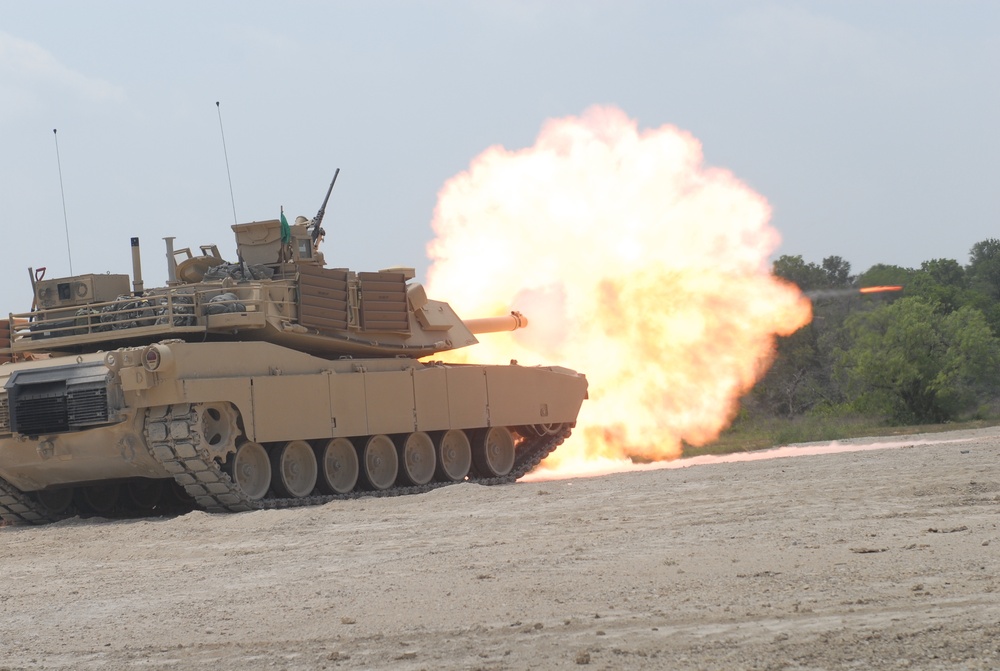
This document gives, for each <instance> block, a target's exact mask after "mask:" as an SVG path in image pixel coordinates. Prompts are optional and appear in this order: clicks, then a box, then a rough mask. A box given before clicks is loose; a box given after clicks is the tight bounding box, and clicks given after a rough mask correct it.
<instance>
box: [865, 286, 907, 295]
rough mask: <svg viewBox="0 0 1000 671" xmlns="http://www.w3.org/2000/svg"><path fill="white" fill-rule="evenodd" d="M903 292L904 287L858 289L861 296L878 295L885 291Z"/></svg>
mask: <svg viewBox="0 0 1000 671" xmlns="http://www.w3.org/2000/svg"><path fill="white" fill-rule="evenodd" d="M902 290H903V287H901V286H889V287H862V288H861V289H858V293H860V294H877V293H881V292H883V291H902Z"/></svg>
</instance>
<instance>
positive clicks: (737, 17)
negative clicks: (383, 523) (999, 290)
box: [0, 0, 1000, 312]
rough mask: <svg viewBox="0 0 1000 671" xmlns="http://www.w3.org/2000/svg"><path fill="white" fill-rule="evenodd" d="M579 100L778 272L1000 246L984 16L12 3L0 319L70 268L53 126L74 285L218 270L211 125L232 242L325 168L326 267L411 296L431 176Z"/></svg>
mask: <svg viewBox="0 0 1000 671" xmlns="http://www.w3.org/2000/svg"><path fill="white" fill-rule="evenodd" d="M216 101H220V102H221V108H217V107H216V105H215V103H216ZM593 104H610V105H616V106H618V107H620V108H621V109H622V110H624V111H625V113H626V114H628V115H629V116H630V117H632V118H633V119H636V120H637V121H638V123H639V125H640V127H641V128H658V127H660V126H663V125H665V124H670V125H674V126H677V127H679V128H682V129H684V130H687V131H689V132H691V133H692V134H693V135H694V136H695V137H697V138H698V139H699V140H700V141H701V142H702V143H703V147H704V152H705V158H706V162H707V163H708V164H710V165H714V166H719V167H723V168H727V169H729V170H731V171H732V172H733V173H735V175H736V176H737V177H739V178H740V179H742V180H743V181H745V182H746V183H747V184H748V185H750V186H751V187H752V188H753V189H755V190H756V191H758V192H759V193H760V194H762V195H763V196H764V197H765V198H766V199H767V200H768V201H769V202H770V204H771V205H772V207H773V210H774V215H773V224H774V226H775V227H776V228H777V229H778V230H779V231H780V233H781V235H782V238H783V243H782V245H781V247H780V249H779V250H778V252H777V253H778V254H801V255H802V256H804V257H805V259H806V260H807V261H816V262H819V261H820V260H821V259H822V258H823V257H825V256H830V255H839V256H842V257H844V258H846V259H847V260H848V261H850V262H851V264H852V267H853V269H854V271H855V272H861V271H863V270H865V269H867V268H868V267H870V266H871V265H873V264H875V263H889V264H897V265H902V266H918V265H919V264H920V262H921V261H924V260H928V259H932V258H954V259H957V260H958V261H960V262H961V263H966V262H967V260H968V256H967V255H968V250H969V248H970V247H971V246H972V245H973V244H974V243H975V242H977V241H980V240H983V239H986V238H989V237H1000V3H997V2H962V1H960V0H952V1H947V2H946V1H939V2H930V1H927V2H924V1H919V0H914V1H912V2H888V1H886V2H878V1H875V0H865V1H860V2H849V1H844V2H781V1H775V2H753V1H749V0H748V1H745V2H737V1H723V0H720V1H717V2H712V1H705V0H703V1H699V2H669V1H667V0H650V1H645V2H643V1H634V2H629V1H627V0H618V1H616V2H591V1H585V0H580V1H573V2H570V1H563V2H528V1H513V0H511V1H504V0H492V1H490V2H458V1H431V0H426V1H418V0H413V1H410V2H390V1H384V2H378V1H376V2H372V1H365V2H361V1H355V2H304V1H303V2H295V1H285V2H282V3H277V2H262V1H258V0H239V1H233V2H206V1H205V0H200V1H199V2H184V1H179V0H172V1H171V2H160V3H147V2H132V1H127V2H126V1H121V2H96V1H89V2H78V1H65V2H44V1H39V2H24V1H23V0H18V1H11V0H0V206H2V209H0V212H2V215H0V216H2V217H3V220H4V224H3V231H4V242H3V251H4V253H3V259H4V265H3V270H2V274H0V309H2V311H3V312H7V311H14V312H20V311H24V310H26V309H27V308H28V304H29V303H30V288H29V284H28V279H27V270H26V268H27V267H28V266H33V267H39V266H46V267H47V268H48V276H50V277H53V276H60V275H66V274H69V254H68V253H67V244H66V232H65V229H66V227H65V225H64V223H65V222H64V215H63V205H62V201H61V198H60V181H59V171H58V164H57V156H56V145H55V137H54V135H53V132H52V130H53V129H54V128H56V129H58V148H59V155H60V157H61V167H62V179H63V184H64V188H65V212H66V220H68V229H69V239H70V249H71V253H72V265H73V270H74V272H75V273H77V274H80V273H86V272H107V271H110V272H129V271H130V267H131V261H130V254H129V237H131V236H139V237H140V239H141V241H142V245H143V262H144V268H143V269H144V275H145V279H146V283H147V286H149V285H150V284H160V283H161V282H162V281H163V280H164V279H165V276H166V272H165V263H164V261H163V242H162V240H161V238H162V237H163V236H165V235H173V236H176V237H177V243H176V244H177V246H178V247H187V246H189V247H192V248H197V247H198V245H201V244H207V243H212V242H216V243H218V244H219V245H220V247H221V248H222V251H223V253H224V255H226V256H230V257H231V256H233V253H232V250H233V249H234V247H235V245H234V244H233V242H232V233H231V231H230V229H229V225H230V224H232V223H233V218H234V217H233V204H232V201H231V199H230V189H229V183H228V181H227V175H226V163H225V158H224V154H223V144H222V137H221V134H220V123H219V114H218V112H219V110H220V109H221V113H222V121H223V124H224V129H225V140H226V147H227V149H228V157H229V165H230V170H231V174H232V184H233V192H234V200H235V209H236V215H237V218H238V219H239V220H240V221H251V220H261V219H270V218H275V217H276V216H277V215H278V211H279V207H280V206H282V205H283V206H284V207H285V209H286V211H287V212H288V213H289V214H290V215H292V216H294V215H297V214H303V215H306V216H308V217H311V216H312V215H314V214H315V213H316V210H317V208H318V207H319V205H320V202H321V200H322V197H323V195H324V193H325V191H326V187H327V185H328V184H329V181H330V179H331V178H332V176H333V172H334V170H335V169H336V168H338V167H339V168H341V169H342V172H341V175H340V178H339V179H338V182H337V187H336V190H335V191H334V195H333V197H332V200H331V204H330V206H329V208H328V210H327V218H326V222H325V228H326V229H327V231H328V237H327V245H326V247H325V252H326V256H327V262H328V264H330V265H334V266H349V267H351V268H354V269H358V270H366V269H375V268H380V267H385V266H389V265H413V266H416V267H417V269H418V273H420V274H421V276H422V275H423V273H424V272H425V271H426V267H427V264H428V261H427V259H426V254H425V246H426V244H427V243H428V242H429V241H430V239H431V238H432V237H433V233H432V231H431V228H430V222H431V219H432V215H433V210H434V205H435V202H436V197H437V192H438V190H439V189H440V188H441V186H442V185H443V184H444V182H445V181H446V180H447V179H448V178H450V177H452V176H453V175H455V174H457V173H459V172H460V171H462V170H464V169H465V168H467V167H468V165H469V162H470V161H471V160H472V159H473V158H474V157H475V156H476V155H478V154H479V153H480V152H482V151H483V150H484V149H486V148H487V147H489V146H491V145H496V144H500V145H503V146H504V147H507V148H509V149H517V148H521V147H527V146H530V145H531V144H533V142H534V139H535V137H536V135H537V134H538V132H539V130H540V128H541V126H542V124H543V122H544V121H545V120H546V119H549V118H553V117H564V116H568V115H578V114H580V113H582V112H583V111H584V110H585V109H586V108H587V107H589V106H591V105H593ZM524 253H525V255H526V261H525V262H529V261H527V257H528V255H530V250H524ZM442 298H446V297H442Z"/></svg>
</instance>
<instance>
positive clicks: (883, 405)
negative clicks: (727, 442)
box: [741, 239, 1000, 424]
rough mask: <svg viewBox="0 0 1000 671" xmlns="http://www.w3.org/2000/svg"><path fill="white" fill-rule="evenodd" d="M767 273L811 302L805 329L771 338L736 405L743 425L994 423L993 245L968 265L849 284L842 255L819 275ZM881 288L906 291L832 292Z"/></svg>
mask: <svg viewBox="0 0 1000 671" xmlns="http://www.w3.org/2000/svg"><path fill="white" fill-rule="evenodd" d="M773 271H774V274H775V275H777V276H778V277H781V278H783V279H785V280H787V281H789V282H792V283H794V284H796V285H798V286H799V287H800V288H801V289H802V290H803V291H804V292H807V294H809V295H812V296H813V299H812V300H813V320H812V322H811V323H810V324H808V325H807V326H805V327H803V328H801V329H799V330H798V331H797V332H795V333H794V334H792V335H791V336H788V337H784V338H779V341H778V343H777V354H776V358H775V360H774V363H773V365H772V366H771V368H770V369H769V370H768V372H767V374H766V375H765V376H764V378H763V379H762V380H761V381H760V382H759V383H758V384H757V385H756V386H755V387H754V388H753V389H752V390H751V392H750V393H749V394H748V395H747V396H746V397H745V398H744V399H743V402H742V410H741V414H742V416H744V417H751V418H753V417H784V418H795V417H802V416H809V415H813V416H817V415H825V416H857V415H862V416H866V417H871V418H877V419H879V420H884V421H885V422H887V423H889V424H923V423H940V422H948V421H955V420H965V419H975V418H984V417H988V416H993V415H996V414H997V413H996V412H995V411H994V409H993V404H994V403H995V401H996V400H997V399H998V398H1000V240H997V239H988V240H984V241H982V242H978V243H976V244H975V245H973V246H972V249H971V250H970V252H969V262H968V264H967V265H964V266H963V265H962V264H960V263H959V262H958V261H955V260H953V259H933V260H930V261H925V262H923V263H922V264H921V265H920V267H919V268H902V267H900V266H892V265H884V264H877V265H875V266H872V267H871V268H869V269H868V270H866V271H865V272H863V273H861V274H859V275H852V274H851V265H850V263H848V262H847V261H845V260H844V259H842V258H841V257H839V256H830V257H827V258H825V259H823V262H822V263H821V264H816V263H806V262H805V261H804V260H803V259H802V257H801V256H781V257H780V258H778V259H777V260H776V261H775V262H774V266H773ZM878 285H902V286H903V287H904V289H903V291H902V292H900V293H882V294H864V295H862V294H853V293H852V292H850V291H847V292H841V293H840V294H838V292H837V291H835V290H850V289H858V288H861V287H868V286H878ZM843 294H847V296H844V295H843Z"/></svg>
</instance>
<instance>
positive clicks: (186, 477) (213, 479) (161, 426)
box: [145, 404, 572, 512]
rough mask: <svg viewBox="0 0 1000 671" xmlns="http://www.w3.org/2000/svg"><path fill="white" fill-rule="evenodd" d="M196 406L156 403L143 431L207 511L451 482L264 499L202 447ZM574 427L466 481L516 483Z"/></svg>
mask: <svg viewBox="0 0 1000 671" xmlns="http://www.w3.org/2000/svg"><path fill="white" fill-rule="evenodd" d="M197 413H198V410H197V408H196V407H192V406H191V405H190V404H182V405H171V406H160V407H156V408H150V409H149V410H147V411H146V422H145V435H146V445H147V447H148V449H149V453H150V454H151V455H152V457H153V458H154V459H156V460H157V461H159V462H160V464H162V465H163V468H164V469H166V470H167V472H169V473H171V474H173V476H174V479H175V480H176V482H177V483H178V484H179V485H181V487H183V488H184V491H185V492H187V494H188V495H190V496H191V497H192V498H193V499H194V500H195V502H196V503H197V505H198V506H199V507H200V508H202V509H204V510H207V511H209V512H243V511H247V510H273V509H277V508H294V507H300V506H315V505H321V504H323V503H327V502H329V501H337V500H343V499H356V498H360V497H364V496H403V495H406V494H420V493H423V492H429V491H431V490H433V489H437V488H439V487H444V486H447V485H449V484H455V483H450V482H430V483H428V484H426V485H418V486H409V487H390V488H389V489H384V490H375V491H365V490H356V491H351V492H349V493H347V494H324V495H317V496H304V497H301V498H278V497H274V496H272V495H271V494H272V492H268V494H267V495H266V496H265V497H264V498H262V499H257V500H254V499H250V498H249V497H248V496H247V495H246V494H244V493H243V491H242V490H241V489H240V488H239V487H238V486H237V485H236V484H235V483H234V482H233V481H232V479H231V478H230V477H229V474H228V473H226V472H225V470H223V468H222V466H221V465H220V464H219V463H218V462H217V461H216V460H215V459H213V458H212V457H211V456H210V455H209V452H208V450H207V449H206V448H205V447H203V443H202V440H201V436H200V435H199V432H198V428H197V427H198V419H199V418H198V414H197ZM571 431H572V427H569V426H566V427H563V428H562V429H561V430H560V431H557V432H555V433H553V434H550V435H544V436H531V437H528V438H526V439H525V440H524V441H523V442H522V443H521V444H519V445H518V447H517V452H516V454H515V459H514V467H513V468H512V469H511V471H510V473H508V474H507V475H505V476H503V477H497V478H483V477H479V476H477V475H476V474H475V473H471V474H470V476H469V480H468V481H469V482H475V483H477V484H481V485H502V484H507V483H511V482H514V481H515V480H517V479H518V478H520V477H521V476H523V475H524V474H525V473H527V472H528V471H530V470H531V469H532V468H534V467H535V466H537V465H538V463H539V462H540V461H541V460H542V459H544V458H545V457H546V456H548V454H549V453H550V452H552V451H553V450H554V449H556V447H558V446H559V445H560V444H562V442H563V441H564V440H566V438H567V437H569V435H570V433H571Z"/></svg>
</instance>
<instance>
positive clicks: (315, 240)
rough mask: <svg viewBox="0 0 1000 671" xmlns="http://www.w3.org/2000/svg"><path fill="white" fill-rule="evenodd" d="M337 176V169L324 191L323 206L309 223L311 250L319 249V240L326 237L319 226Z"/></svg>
mask: <svg viewBox="0 0 1000 671" xmlns="http://www.w3.org/2000/svg"><path fill="white" fill-rule="evenodd" d="M339 174H340V168H337V171H336V172H335V173H333V181H332V182H330V188H329V189H327V190H326V198H324V199H323V204H322V205H320V208H319V212H317V213H316V216H315V217H313V218H312V221H310V222H309V227H310V228H311V229H312V246H313V250H316V249H319V243H320V240H322V239H323V236H324V235H326V231H324V230H323V229H322V227H321V226H320V224H322V223H323V217H324V216H326V204H327V203H328V202H330V194H331V193H333V185H334V184H336V183H337V175H339Z"/></svg>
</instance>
